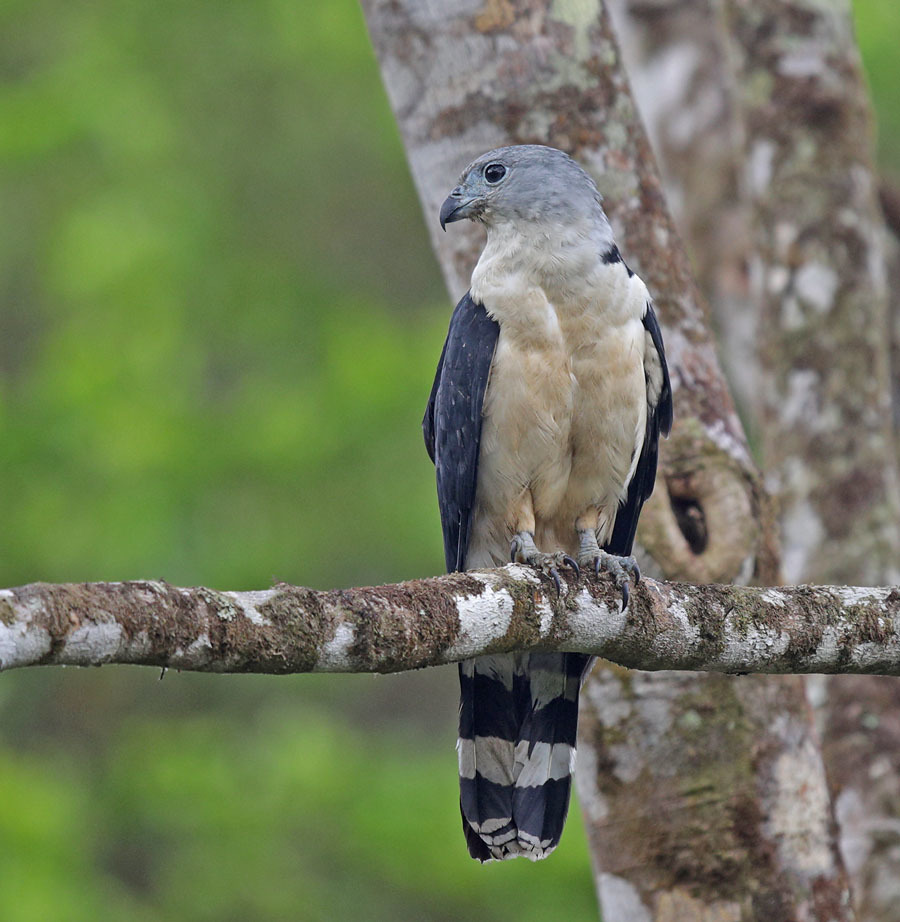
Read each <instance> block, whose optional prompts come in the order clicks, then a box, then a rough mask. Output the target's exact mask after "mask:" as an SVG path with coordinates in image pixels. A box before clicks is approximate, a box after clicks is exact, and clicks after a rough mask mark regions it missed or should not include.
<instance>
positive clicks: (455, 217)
mask: <svg viewBox="0 0 900 922" xmlns="http://www.w3.org/2000/svg"><path fill="white" fill-rule="evenodd" d="M474 202H475V198H474V197H473V196H469V197H467V196H466V192H465V190H464V189H463V187H462V186H457V187H456V188H455V189H454V190H453V191H452V192H451V193H450V194H449V195H448V196H447V198H445V199H444V204H443V205H441V214H440V221H441V230H444V231H446V230H447V225H448V224H452V223H453V222H454V221H462V219H463V218H467V217H469V215H470V214H471V211H472V209H471V207H470V206H471V205H473V204H474Z"/></svg>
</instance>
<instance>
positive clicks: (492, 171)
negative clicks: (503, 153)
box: [484, 163, 506, 186]
mask: <svg viewBox="0 0 900 922" xmlns="http://www.w3.org/2000/svg"><path fill="white" fill-rule="evenodd" d="M504 176H506V167H505V166H504V165H503V164H502V163H489V164H488V165H487V166H486V167H485V168H484V179H485V182H487V183H489V184H490V185H492V186H493V185H496V184H497V183H498V182H500V180H501V179H503V177H504Z"/></svg>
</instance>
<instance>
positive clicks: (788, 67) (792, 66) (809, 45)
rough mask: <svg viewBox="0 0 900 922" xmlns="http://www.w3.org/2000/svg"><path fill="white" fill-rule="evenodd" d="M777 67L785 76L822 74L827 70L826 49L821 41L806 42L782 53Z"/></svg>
mask: <svg viewBox="0 0 900 922" xmlns="http://www.w3.org/2000/svg"><path fill="white" fill-rule="evenodd" d="M775 67H776V70H777V71H778V73H779V74H781V75H782V76H783V77H793V78H795V79H803V78H805V77H818V76H821V75H822V74H824V73H825V72H826V65H825V54H824V49H823V47H822V45H821V43H819V42H805V43H804V44H802V45H797V46H795V47H793V48H791V50H790V51H788V52H787V53H786V54H784V55H782V56H781V58H780V59H779V61H778V63H777V64H776V65H775Z"/></svg>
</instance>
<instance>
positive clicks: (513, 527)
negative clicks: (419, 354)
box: [422, 144, 673, 862]
mask: <svg viewBox="0 0 900 922" xmlns="http://www.w3.org/2000/svg"><path fill="white" fill-rule="evenodd" d="M463 219H469V220H471V221H474V222H477V223H480V224H482V225H484V227H485V228H486V229H487V239H486V242H485V244H484V249H483V250H482V252H481V255H480V257H479V259H478V262H477V264H476V266H475V268H474V270H473V272H472V277H471V283H470V287H469V290H468V291H467V292H466V294H465V295H463V297H462V298H461V299H460V301H459V303H458V304H457V306H456V308H455V310H454V311H453V314H452V317H451V320H450V327H449V330H448V333H447V338H446V341H445V343H444V347H443V350H442V352H441V356H440V359H439V362H438V367H437V372H436V374H435V378H434V384H433V386H432V389H431V394H430V396H429V399H428V404H427V407H426V411H425V417H424V419H423V422H422V428H423V433H424V436H425V445H426V448H427V450H428V454H429V456H430V458H431V460H432V461H433V462H434V466H435V473H436V480H437V493H438V505H439V509H440V517H441V526H442V530H443V538H444V553H445V562H446V567H447V570H448V571H449V572H454V571H461V570H472V569H478V568H484V567H496V566H502V565H503V564H505V563H507V562H509V561H510V560H512V561H513V562H518V563H521V564H525V565H528V566H531V567H533V568H535V569H536V570H537V571H539V572H540V573H542V574H543V575H544V576H546V577H547V578H549V579H552V581H553V584H554V585H555V588H556V593H557V595H559V593H560V591H561V583H560V570H561V569H562V568H568V570H569V571H571V573H572V574H574V576H575V578H576V579H580V577H581V570H582V569H591V570H593V571H594V573H595V574H597V573H599V572H600V571H601V570H604V571H608V572H609V573H610V574H611V575H612V577H613V579H614V580H615V584H616V586H617V587H618V588H619V591H620V592H621V594H622V605H623V608H624V607H625V606H627V604H628V601H629V586H630V584H631V582H632V580H633V581H634V582H635V583H637V581H638V580H639V579H640V569H639V567H638V564H637V562H636V560H635V558H634V557H633V556H632V544H633V541H634V536H635V531H636V528H637V522H638V517H639V515H640V512H641V507H642V505H643V503H644V501H645V500H646V499H647V498H648V497H649V496H650V494H651V492H652V490H653V484H654V480H655V478H656V468H657V458H658V442H659V436H660V435H666V436H667V435H668V434H669V431H670V429H671V427H672V416H673V409H672V388H671V384H670V380H669V371H668V367H667V364H666V357H665V350H664V347H663V339H662V333H661V331H660V327H659V323H658V321H657V318H656V314H655V312H654V310H653V304H652V301H651V298H650V294H649V292H648V290H647V286H646V285H645V284H644V283H643V282H642V281H641V279H640V278H639V277H638V276H637V275H636V274H635V273H634V272H633V271H632V270H631V269H630V268H629V267H628V266H627V264H626V263H625V262H624V260H623V258H622V255H621V253H620V252H619V248H618V246H617V245H616V242H615V238H614V235H613V231H612V228H611V226H610V222H609V220H608V218H607V216H606V213H605V212H604V210H603V200H602V197H601V195H600V193H599V192H598V190H597V186H596V184H595V183H594V180H593V179H592V178H591V177H590V176H589V175H588V173H587V172H586V171H585V170H584V169H582V168H581V166H579V165H578V164H577V163H576V162H575V161H574V160H573V159H572V158H571V157H569V156H568V155H567V154H566V153H564V152H563V151H560V150H556V149H555V148H552V147H545V146H543V145H536V144H523V145H513V146H508V147H500V148H497V149H495V150H491V151H488V152H487V153H485V154H483V155H481V156H480V157H478V158H477V159H476V160H474V161H472V163H470V164H469V165H468V166H467V167H466V168H465V169H464V170H463V172H462V174H461V176H460V178H459V182H458V184H457V185H456V187H455V188H454V189H453V190H452V191H451V192H450V194H449V195H448V196H447V198H446V200H445V201H444V203H443V205H442V206H441V209H440V224H441V227H442V228H443V229H444V230H446V229H447V225H448V224H450V223H452V222H455V221H460V220H463ZM593 661H594V658H593V657H590V656H588V655H586V654H582V653H544V652H531V653H512V654H502V655H485V656H478V657H475V658H473V659H469V660H465V661H463V662H461V663H460V664H459V681H460V712H459V739H458V743H457V750H458V761H459V784H460V812H461V814H462V823H463V831H464V833H465V838H466V843H467V846H468V851H469V854H470V855H471V856H472V857H473V858H475V859H477V860H479V861H481V862H486V861H493V860H506V859H511V858H516V857H520V856H523V857H526V858H530V859H531V860H538V859H541V858H544V857H546V856H547V855H549V854H550V853H551V852H552V851H553V850H554V849H555V848H556V846H557V845H558V843H559V840H560V836H561V834H562V830H563V825H564V823H565V819H566V814H567V812H568V805H569V795H570V789H571V784H572V773H573V771H574V763H575V738H576V728H577V720H578V694H579V691H580V688H581V685H582V683H583V681H584V679H585V677H586V675H587V673H588V671H589V670H590V667H591V666H592V665H593Z"/></svg>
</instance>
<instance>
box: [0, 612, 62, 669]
mask: <svg viewBox="0 0 900 922" xmlns="http://www.w3.org/2000/svg"><path fill="white" fill-rule="evenodd" d="M49 652H50V632H49V631H46V630H44V629H43V628H38V627H35V626H34V625H33V624H30V623H28V622H16V623H15V624H10V625H7V624H4V623H3V622H2V621H0V669H13V668H15V667H16V666H30V665H32V664H34V663H36V662H38V660H40V658H41V657H42V656H44V655H45V654H47V653H49Z"/></svg>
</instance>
